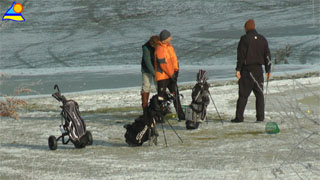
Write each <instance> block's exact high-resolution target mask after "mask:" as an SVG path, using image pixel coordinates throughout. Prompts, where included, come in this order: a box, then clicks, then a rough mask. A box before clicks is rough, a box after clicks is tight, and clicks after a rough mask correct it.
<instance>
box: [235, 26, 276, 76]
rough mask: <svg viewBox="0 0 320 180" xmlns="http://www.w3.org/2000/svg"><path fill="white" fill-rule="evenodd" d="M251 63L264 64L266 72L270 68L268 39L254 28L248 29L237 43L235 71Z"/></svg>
mask: <svg viewBox="0 0 320 180" xmlns="http://www.w3.org/2000/svg"><path fill="white" fill-rule="evenodd" d="M252 65H253V66H254V65H258V66H260V67H261V65H264V66H265V70H266V72H267V73H268V72H270V70H271V55H270V50H269V45H268V41H267V40H266V38H264V37H263V36H262V35H260V34H258V33H257V31H256V30H249V31H248V32H247V33H246V34H245V35H243V36H242V37H241V39H240V41H239V44H238V54H237V67H236V70H237V71H241V70H243V69H244V68H245V67H250V66H251V67H252Z"/></svg>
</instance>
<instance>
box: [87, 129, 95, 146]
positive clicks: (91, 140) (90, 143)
mask: <svg viewBox="0 0 320 180" xmlns="http://www.w3.org/2000/svg"><path fill="white" fill-rule="evenodd" d="M86 136H87V140H88V144H87V145H92V143H93V139H92V134H91V132H90V131H87V133H86Z"/></svg>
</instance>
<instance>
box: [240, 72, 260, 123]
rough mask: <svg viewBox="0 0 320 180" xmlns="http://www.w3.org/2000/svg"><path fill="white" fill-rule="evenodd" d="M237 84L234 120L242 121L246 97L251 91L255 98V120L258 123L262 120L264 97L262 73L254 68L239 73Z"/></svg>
mask: <svg viewBox="0 0 320 180" xmlns="http://www.w3.org/2000/svg"><path fill="white" fill-rule="evenodd" d="M238 84H239V98H238V101H237V111H236V119H238V120H240V121H243V114H244V110H245V108H246V105H247V101H248V97H249V96H250V94H251V91H253V93H254V95H255V96H256V118H257V120H258V121H263V120H264V96H263V71H262V68H256V69H254V70H251V71H250V72H249V71H247V70H243V71H241V78H240V79H239V81H238Z"/></svg>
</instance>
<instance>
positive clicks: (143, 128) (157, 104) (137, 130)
mask: <svg viewBox="0 0 320 180" xmlns="http://www.w3.org/2000/svg"><path fill="white" fill-rule="evenodd" d="M170 97H171V98H172V96H170V95H168V97H167V98H165V100H164V101H159V99H158V95H154V96H153V97H152V98H151V99H150V102H149V106H148V109H147V111H146V114H144V115H142V116H139V117H138V118H137V119H135V121H134V122H133V123H132V124H126V125H124V128H126V129H127V131H126V133H125V135H124V137H125V138H126V142H127V143H128V144H129V145H130V146H141V145H142V144H143V143H144V142H146V141H148V140H150V141H153V143H154V144H156V145H157V137H158V136H159V133H158V131H157V128H156V124H157V123H163V122H164V116H165V115H166V114H167V113H168V112H169V111H170V107H169V106H170Z"/></svg>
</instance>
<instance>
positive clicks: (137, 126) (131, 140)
mask: <svg viewBox="0 0 320 180" xmlns="http://www.w3.org/2000/svg"><path fill="white" fill-rule="evenodd" d="M124 128H126V129H127V131H126V133H125V135H124V137H125V139H126V143H127V144H129V145H130V146H141V145H142V144H143V143H144V142H146V141H147V140H148V139H149V136H150V134H149V133H151V128H150V127H149V126H148V123H146V122H145V121H144V119H143V117H139V118H137V119H136V120H135V121H134V122H133V123H132V124H126V125H124Z"/></svg>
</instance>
